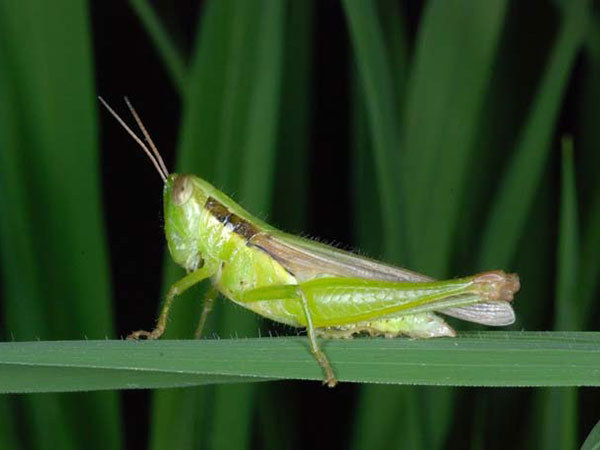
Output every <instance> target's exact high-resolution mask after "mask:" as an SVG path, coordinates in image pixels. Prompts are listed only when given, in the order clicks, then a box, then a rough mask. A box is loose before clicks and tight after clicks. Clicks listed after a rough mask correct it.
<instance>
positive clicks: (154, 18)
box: [130, 0, 187, 96]
mask: <svg viewBox="0 0 600 450" xmlns="http://www.w3.org/2000/svg"><path fill="white" fill-rule="evenodd" d="M130 3H131V7H132V8H133V10H134V11H135V12H136V14H137V16H138V17H139V19H140V21H141V22H142V25H144V28H146V31H147V33H148V35H149V36H150V38H152V42H153V44H154V46H155V47H156V50H157V51H158V54H159V55H160V57H161V59H162V61H163V63H164V65H165V68H166V69H167V73H168V74H169V77H170V78H171V82H172V83H173V86H174V87H175V89H176V90H177V92H179V95H181V96H183V95H184V94H185V89H186V75H187V73H186V72H187V69H186V67H185V61H184V58H183V56H182V55H181V53H180V51H179V49H178V48H177V47H176V46H175V44H174V43H173V42H172V40H171V37H170V36H169V35H168V34H167V31H166V30H165V29H164V27H163V25H162V23H161V22H160V18H159V17H158V15H157V14H156V12H155V11H154V9H153V8H152V6H151V5H150V4H148V2H147V1H146V0H130Z"/></svg>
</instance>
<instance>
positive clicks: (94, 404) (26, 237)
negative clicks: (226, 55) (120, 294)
mask: <svg viewBox="0 0 600 450" xmlns="http://www.w3.org/2000/svg"><path fill="white" fill-rule="evenodd" d="M0 16H2V19H3V20H2V26H0V33H1V36H0V40H2V41H3V52H4V55H3V56H4V58H5V62H6V63H7V64H10V65H11V67H10V74H8V73H7V74H6V79H5V81H6V84H5V85H4V86H2V88H1V89H3V90H5V92H2V94H1V95H2V102H3V107H2V109H3V110H5V115H4V117H3V120H5V121H7V122H8V123H5V127H6V128H5V130H8V129H9V128H11V130H10V131H6V132H7V134H12V137H11V138H10V139H11V141H12V142H10V143H8V142H7V143H6V144H8V145H6V148H3V149H2V152H7V153H8V155H7V158H11V159H13V161H12V164H11V167H12V168H13V169H14V170H15V172H14V173H13V174H11V177H16V178H13V179H12V180H10V179H9V180H7V183H11V184H12V186H11V187H9V188H7V195H8V196H9V197H11V198H10V200H11V204H3V205H2V207H1V208H2V211H3V220H9V221H11V223H9V224H7V232H6V234H4V236H3V241H4V242H3V243H2V246H3V248H5V249H7V250H9V249H11V247H12V249H11V250H10V254H9V253H5V254H4V255H3V258H2V264H3V267H4V269H3V270H4V271H5V275H6V276H7V278H6V279H7V280H9V281H7V284H12V283H14V286H12V287H7V289H8V290H7V292H8V293H7V295H6V297H5V308H6V331H7V333H8V334H9V335H12V336H13V337H14V338H15V339H34V338H40V337H41V338H46V339H47V338H51V337H54V338H63V339H67V338H77V339H82V338H84V337H86V336H87V337H90V338H96V339H98V338H103V337H106V336H109V335H111V334H112V330H113V324H112V311H111V292H110V283H109V275H108V257H107V251H106V245H105V239H104V234H105V231H104V227H103V217H102V213H101V202H100V180H99V170H98V167H99V164H98V147H97V145H98V144H97V141H98V136H97V127H96V120H97V117H96V110H97V103H96V100H95V87H94V84H93V81H94V77H93V71H92V45H91V37H90V26H89V23H88V8H87V4H86V3H85V2H72V1H57V2H53V3H52V4H48V3H42V4H35V5H33V4H31V3H28V2H9V3H2V4H1V5H0ZM9 116H12V117H9ZM15 152H16V153H15ZM11 154H12V155H11ZM13 183H14V184H13ZM13 200H17V201H18V202H19V203H12V201H13ZM12 214H14V217H13V218H7V216H12ZM15 226H17V228H14V227H15ZM15 236H19V237H15ZM19 251H23V255H22V258H23V259H21V261H19V266H17V265H15V259H16V256H15V252H19ZM16 270H22V271H23V273H21V274H20V275H18V276H15V275H13V274H10V272H13V271H16ZM9 274H10V275H9ZM28 281H30V282H31V283H32V284H31V285H30V286H24V284H25V283H26V282H28ZM20 294H24V296H25V297H27V298H23V297H22V296H21V295H20ZM81 299H85V301H81ZM24 308H27V309H24ZM24 401H25V403H26V404H27V406H26V416H28V417H29V420H28V423H26V424H24V425H23V426H24V430H26V432H25V435H26V439H28V440H31V441H32V442H31V443H30V445H32V446H35V447H38V448H56V447H63V448H70V447H73V448H75V447H76V448H79V447H81V446H83V445H84V444H85V446H86V447H88V448H103V449H112V448H119V447H120V445H121V443H120V417H119V410H118V406H119V404H118V398H117V396H116V394H115V393H103V394H91V395H85V396H79V395H77V396H68V397H67V396H65V397H61V398H57V397H55V396H48V397H43V396H36V397H27V398H26V399H24ZM81 411H85V414H82V413H81Z"/></svg>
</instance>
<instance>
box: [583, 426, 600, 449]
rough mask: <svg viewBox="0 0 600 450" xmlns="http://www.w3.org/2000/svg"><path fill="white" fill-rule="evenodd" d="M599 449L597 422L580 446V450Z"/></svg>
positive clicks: (598, 427) (599, 428)
mask: <svg viewBox="0 0 600 450" xmlns="http://www.w3.org/2000/svg"><path fill="white" fill-rule="evenodd" d="M599 449H600V422H598V423H597V424H596V425H595V426H594V428H592V431H590V434H588V436H587V438H585V442H584V443H583V445H582V446H581V450H599Z"/></svg>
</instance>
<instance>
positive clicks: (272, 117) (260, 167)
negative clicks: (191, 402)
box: [210, 0, 284, 449]
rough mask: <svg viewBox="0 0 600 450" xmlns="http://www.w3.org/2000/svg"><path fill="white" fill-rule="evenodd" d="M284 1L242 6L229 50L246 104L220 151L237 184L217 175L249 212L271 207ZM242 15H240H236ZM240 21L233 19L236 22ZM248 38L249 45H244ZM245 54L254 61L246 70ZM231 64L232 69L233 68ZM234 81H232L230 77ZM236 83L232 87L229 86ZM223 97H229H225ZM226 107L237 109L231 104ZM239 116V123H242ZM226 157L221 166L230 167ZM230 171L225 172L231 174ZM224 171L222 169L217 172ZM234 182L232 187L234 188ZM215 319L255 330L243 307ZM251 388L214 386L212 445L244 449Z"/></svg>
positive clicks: (224, 325) (234, 329) (245, 331)
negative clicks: (241, 31) (242, 30)
mask: <svg viewBox="0 0 600 450" xmlns="http://www.w3.org/2000/svg"><path fill="white" fill-rule="evenodd" d="M283 6H284V3H283V2H281V1H280V0H263V1H262V2H260V3H259V4H256V3H254V4H252V5H251V8H253V9H256V10H257V14H256V15H252V14H247V12H246V13H244V12H243V11H240V12H237V13H236V14H244V20H248V21H249V22H248V23H247V32H248V35H247V36H244V37H240V42H239V44H242V45H244V46H247V47H246V48H245V49H244V50H243V51H240V53H237V51H234V52H233V53H232V58H231V60H230V69H232V70H235V71H236V73H235V74H234V75H233V77H234V79H232V82H233V83H235V84H236V85H237V84H238V83H239V80H240V78H246V79H248V86H247V91H243V90H240V91H239V92H238V94H237V96H236V97H237V99H239V100H240V101H241V103H242V104H245V105H247V106H246V109H243V108H244V107H243V106H242V104H240V105H239V107H240V109H241V111H239V112H241V113H242V114H243V116H242V117H240V119H241V121H240V122H239V123H236V122H235V121H232V122H229V123H227V122H226V123H225V124H224V127H223V130H222V133H223V135H222V136H223V139H227V141H228V142H229V143H230V145H235V146H236V148H231V149H230V151H225V152H223V153H221V154H220V155H219V157H221V156H226V155H231V157H232V158H233V159H235V160H241V165H238V164H234V167H236V168H237V169H238V170H237V175H236V178H237V183H236V184H235V185H234V184H231V183H232V182H233V180H231V179H229V180H219V181H222V182H223V184H224V185H225V186H227V185H228V183H229V186H230V189H236V188H237V189H239V192H240V196H239V201H240V202H241V203H242V204H243V205H245V206H247V207H248V208H250V209H251V210H253V211H258V212H260V213H261V214H266V213H268V212H269V211H270V209H271V200H272V198H271V195H272V192H273V180H274V162H275V143H276V137H277V125H278V120H279V117H278V111H279V95H280V92H279V89H280V84H281V69H282V46H283V19H284V15H283V13H284V9H283ZM238 19H239V20H241V16H238ZM239 20H238V21H237V23H239ZM249 43H251V44H250V45H249V46H248V44H249ZM247 59H252V60H253V64H255V66H254V67H253V68H252V69H251V71H250V72H248V67H247V66H246V63H247ZM233 68H235V69H233ZM234 80H235V81H234ZM235 89H236V86H235V85H234V86H231V90H232V91H234V90H235ZM226 98H229V96H227V97H226ZM229 106H230V107H231V108H237V107H236V106H231V105H229ZM242 121H243V122H242ZM235 135H237V136H238V137H239V139H240V142H238V143H234V141H233V140H232V139H228V137H230V136H235ZM231 162H234V163H235V161H226V162H225V163H224V164H223V166H222V167H226V166H229V167H231ZM235 173H236V172H235V171H231V170H230V171H229V172H228V176H229V177H230V176H231V175H232V174H235ZM219 175H223V174H218V175H217V176H219ZM234 186H235V187H234ZM222 313H223V314H222V315H221V317H220V318H219V319H220V323H219V327H218V332H219V334H220V335H222V336H230V335H235V336H249V335H250V336H251V335H256V331H257V320H256V316H254V315H253V314H252V313H250V312H248V311H242V310H240V309H237V310H236V309H233V308H227V309H224V310H223V311H222ZM255 395H256V389H255V387H254V386H252V385H238V386H218V387H217V388H216V390H215V399H214V411H213V420H212V426H211V434H212V439H211V445H210V447H211V448H213V449H229V448H239V449H243V448H248V447H249V446H250V443H251V442H250V440H251V424H252V418H253V416H254V404H255V401H254V400H255Z"/></svg>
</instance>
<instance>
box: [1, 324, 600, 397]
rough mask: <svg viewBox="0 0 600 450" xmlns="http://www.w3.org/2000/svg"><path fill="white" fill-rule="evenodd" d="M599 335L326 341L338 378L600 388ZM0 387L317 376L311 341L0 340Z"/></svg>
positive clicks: (49, 388)
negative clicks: (310, 349)
mask: <svg viewBox="0 0 600 450" xmlns="http://www.w3.org/2000/svg"><path fill="white" fill-rule="evenodd" d="M599 345H600V333H593V332H530V333H525V332H481V333H465V334H464V335H461V336H459V337H457V338H439V339H431V340H410V339H353V340H349V341H337V340H336V341H327V342H324V343H323V349H324V351H325V352H326V353H327V354H328V356H329V357H330V359H331V361H332V363H333V366H334V368H335V370H336V371H337V374H338V376H339V379H340V380H341V381H345V382H357V383H358V382H360V383H394V384H423V385H436V386H600V369H598V368H599V367H600V353H599V352H598V348H599V347H598V346H599ZM0 367H2V370H1V371H0V392H53V391H54V392H57V391H79V390H89V389H133V388H149V387H157V386H161V387H176V386H182V385H198V384H206V383H216V382H218V383H221V382H232V381H243V380H244V381H266V380H275V379H279V380H283V379H299V380H315V381H318V382H321V381H322V377H323V375H322V372H321V368H320V367H319V365H318V364H317V363H316V361H315V360H314V358H313V357H312V355H311V354H310V351H309V348H308V341H307V340H306V338H302V337H296V338H253V339H218V340H201V341H195V340H191V341H190V340H177V341H169V340H164V341H140V342H132V341H109V340H104V341H63V342H60V341H57V342H52V341H41V342H6V343H0Z"/></svg>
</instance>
